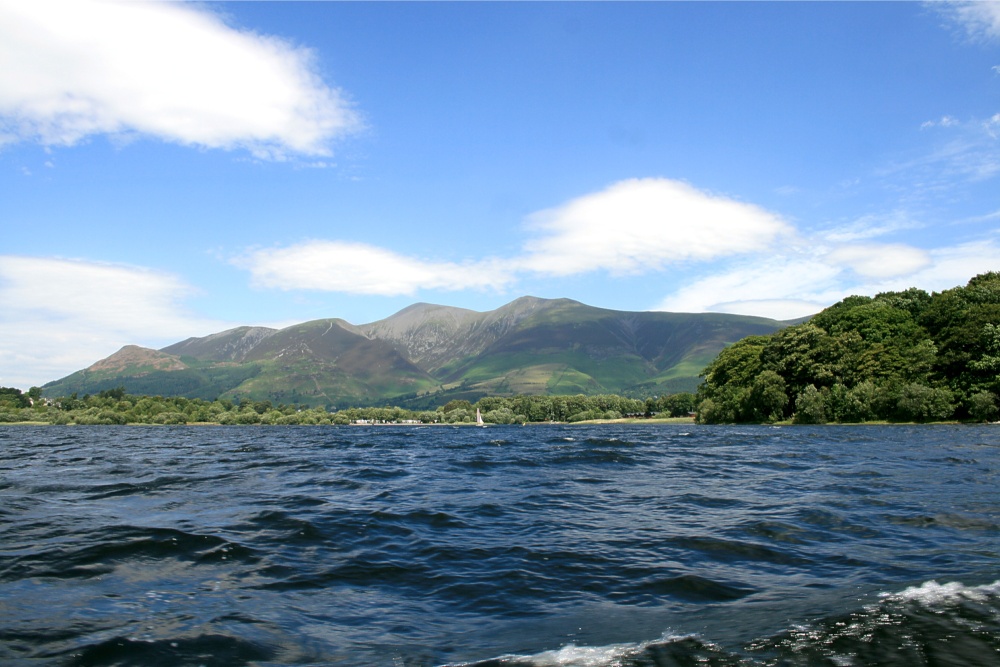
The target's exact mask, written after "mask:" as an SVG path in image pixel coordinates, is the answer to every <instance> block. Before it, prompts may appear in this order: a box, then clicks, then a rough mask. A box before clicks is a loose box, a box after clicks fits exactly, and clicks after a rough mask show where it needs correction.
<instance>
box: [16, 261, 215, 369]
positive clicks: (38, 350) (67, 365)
mask: <svg viewBox="0 0 1000 667" xmlns="http://www.w3.org/2000/svg"><path fill="white" fill-rule="evenodd" d="M191 294H192V288H191V287H190V286H188V285H187V284H185V283H184V282H183V281H181V280H180V279H179V278H177V277H176V276H172V275H170V274H164V273H159V272H155V271H150V270H148V269H143V268H139V267H132V266H122V265H117V264H104V263H97V262H88V261H79V260H69V259H53V258H38V257H23V256H11V255H6V256H3V255H0V312H2V313H3V316H2V318H0V361H2V364H0V384H7V385H13V386H21V387H25V388H26V387H28V386H30V385H31V384H39V383H41V382H46V381H48V380H51V379H54V378H56V377H60V376H61V375H65V374H66V373H67V372H68V370H67V369H70V370H76V369H79V368H84V367H86V366H88V365H90V364H91V363H93V362H94V361H95V360H97V359H100V358H101V357H105V356H107V355H108V354H111V353H112V352H114V351H115V350H116V349H118V348H119V347H121V346H122V345H127V344H130V343H136V342H138V341H149V342H150V343H151V344H155V342H158V341H162V344H168V343H171V342H175V341H176V340H178V339H181V338H187V337H188V336H191V335H197V334H198V333H199V332H200V333H201V334H202V335H204V334H208V333H211V332H213V331H219V330H221V329H224V328H226V326H227V325H226V323H224V322H220V321H216V320H207V319H202V318H198V317H196V316H194V315H191V314H190V313H188V312H187V311H186V310H185V309H184V308H183V307H182V305H181V304H182V302H183V300H184V299H185V298H188V297H189V296H190V295H191ZM29 369H30V373H31V375H30V376H28V375H27V373H28V371H29ZM16 373H22V375H16Z"/></svg>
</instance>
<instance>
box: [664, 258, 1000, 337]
mask: <svg viewBox="0 0 1000 667" xmlns="http://www.w3.org/2000/svg"><path fill="white" fill-rule="evenodd" d="M880 258H882V261H884V262H885V264H886V265H887V267H891V268H885V269H882V268H879V267H878V266H877V264H878V262H879V260H880ZM998 258H1000V246H998V245H997V244H996V243H995V242H994V241H992V240H984V241H976V242H970V243H965V244H959V245H956V246H952V247H948V248H939V249H935V250H929V251H922V250H919V249H917V248H911V247H908V246H903V245H870V246H861V245H853V246H843V247H840V248H835V249H833V250H832V251H827V250H823V249H821V248H816V249H813V250H809V251H802V252H798V253H794V254H786V255H781V256H775V257H770V258H761V259H758V260H756V261H751V262H745V263H741V264H738V265H735V266H731V267H729V268H727V269H725V270H722V271H719V272H717V273H714V274H713V275H710V276H707V277H704V278H701V279H698V280H695V281H692V282H691V283H689V284H687V285H685V286H683V287H682V288H680V289H679V290H677V291H676V292H674V293H673V294H671V295H669V296H668V297H667V298H665V299H664V300H663V301H661V302H660V303H659V304H658V305H657V306H656V308H654V310H666V311H681V312H706V311H709V312H724V313H735V314H740V315H761V316H766V317H773V318H775V319H780V320H784V319H793V318H797V317H803V316H806V315H811V314H814V313H817V312H819V311H820V310H822V309H823V308H826V307H827V306H829V305H831V304H833V303H835V302H837V301H839V300H841V299H843V298H844V297H847V296H850V295H852V294H861V295H868V296H873V295H875V294H878V293H879V292H888V291H898V290H905V289H908V288H910V287H919V288H921V289H924V290H927V291H940V290H945V289H949V288H952V287H955V286H958V285H964V284H965V283H966V282H968V280H969V278H971V277H972V276H974V275H976V274H979V273H985V272H987V271H996V270H998V269H1000V260H998Z"/></svg>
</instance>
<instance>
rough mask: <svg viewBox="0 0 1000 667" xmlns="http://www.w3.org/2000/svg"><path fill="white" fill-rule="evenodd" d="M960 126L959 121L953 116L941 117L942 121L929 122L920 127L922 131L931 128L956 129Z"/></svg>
mask: <svg viewBox="0 0 1000 667" xmlns="http://www.w3.org/2000/svg"><path fill="white" fill-rule="evenodd" d="M956 125H959V122H958V120H956V119H955V118H953V117H952V116H941V119H940V120H928V121H925V122H923V123H921V125H920V129H922V130H923V129H926V128H929V127H955V126H956Z"/></svg>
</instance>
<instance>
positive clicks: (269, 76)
mask: <svg viewBox="0 0 1000 667" xmlns="http://www.w3.org/2000/svg"><path fill="white" fill-rule="evenodd" d="M998 230H1000V2H934V3H910V2H888V3H868V2H845V3H839V2H816V3H813V2H807V3H793V2H774V3H769V2H738V3H715V2H697V3H696V2H664V3H653V2H649V3H646V2H640V3H589V2H586V3H571V2H557V3H534V2H518V3H475V2H472V3H388V2H372V3H365V2H348V3H339V2H309V3H296V2H251V3H237V2H232V3H228V2H227V3H197V4H182V3H159V2H157V3H146V2H138V1H131V2H117V3H108V2H91V1H90V0H87V1H84V0H73V1H71V2H56V1H50V0H40V1H39V2H32V3H25V2H21V1H20V0H0V385H5V386H18V387H21V388H24V389H27V388H28V387H30V386H32V385H36V384H38V385H40V384H42V383H44V382H48V381H50V380H54V379H57V378H59V377H62V376H64V375H66V374H68V373H70V372H72V371H75V370H78V369H80V368H83V367H85V366H88V365H90V364H91V363H93V362H94V361H97V360H98V359H100V358H103V357H105V356H108V355H109V354H111V353H113V352H115V351H116V350H117V349H118V348H120V347H121V346H122V345H125V344H139V345H144V346H148V347H162V346H164V345H168V344H170V343H173V342H176V341H178V340H182V339H184V338H187V337H189V336H202V335H207V334H209V333H213V332H216V331H221V330H223V329H226V328H230V327H233V326H239V325H243V324H262V325H270V326H285V325H288V324H292V323H296V322H302V321H306V320H311V319H318V318H325V317H340V318H343V319H346V320H348V321H350V322H353V323H355V324H362V323H366V322H371V321H375V320H378V319H381V318H384V317H387V316H389V315H391V314H392V313H394V312H396V311H398V310H400V309H401V308H404V307H405V306H407V305H409V304H411V303H415V302H418V301H425V302H431V303H441V304H446V305H454V306H460V307H464V308H471V309H474V310H478V311H486V310H492V309H494V308H496V307H499V306H501V305H503V304H504V303H507V302H509V301H511V300H512V299H514V298H516V297H518V296H522V295H525V294H531V295H534V296H540V297H546V298H558V297H569V298H573V299H577V300H579V301H582V302H584V303H588V304H591V305H595V306H601V307H606V308H615V309H621V310H669V311H685V312H705V311H717V312H732V313H744V314H757V315H763V316H769V317H777V318H781V319H786V318H793V317H799V316H802V315H806V314H810V313H814V312H817V311H818V310H820V309H822V308H823V307H825V306H828V305H830V304H832V303H834V302H836V301H837V300H839V299H841V298H843V297H844V296H847V295H850V294H875V293H877V292H880V291H885V290H891V289H905V288H907V287H911V286H917V287H922V288H924V289H928V290H943V289H947V288H949V287H953V286H955V285H959V284H964V283H965V282H966V281H967V280H968V279H969V278H970V277H972V276H973V275H975V274H976V273H980V272H983V271H988V270H1000V252H998V250H1000V238H998Z"/></svg>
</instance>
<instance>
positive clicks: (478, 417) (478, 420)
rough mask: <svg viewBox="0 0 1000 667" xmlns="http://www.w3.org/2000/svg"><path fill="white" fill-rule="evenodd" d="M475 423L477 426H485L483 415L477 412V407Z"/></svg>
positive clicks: (477, 409)
mask: <svg viewBox="0 0 1000 667" xmlns="http://www.w3.org/2000/svg"><path fill="white" fill-rule="evenodd" d="M476 424H477V425H479V426H486V424H484V423H483V415H482V414H481V413H480V412H479V408H476Z"/></svg>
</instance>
